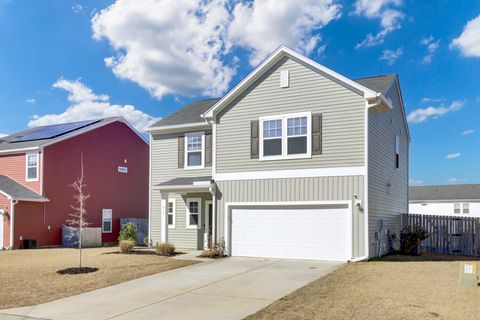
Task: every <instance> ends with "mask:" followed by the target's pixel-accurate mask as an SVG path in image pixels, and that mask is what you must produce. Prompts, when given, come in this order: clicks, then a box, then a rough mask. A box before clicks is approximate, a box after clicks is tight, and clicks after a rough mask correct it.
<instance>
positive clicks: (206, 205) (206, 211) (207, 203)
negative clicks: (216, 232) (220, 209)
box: [204, 200, 213, 236]
mask: <svg viewBox="0 0 480 320" xmlns="http://www.w3.org/2000/svg"><path fill="white" fill-rule="evenodd" d="M209 204H211V205H212V220H213V201H212V200H205V204H204V206H205V211H204V212H205V233H208V227H209V226H210V224H211V223H212V221H210V219H209V218H208V205H209ZM212 236H213V228H212Z"/></svg>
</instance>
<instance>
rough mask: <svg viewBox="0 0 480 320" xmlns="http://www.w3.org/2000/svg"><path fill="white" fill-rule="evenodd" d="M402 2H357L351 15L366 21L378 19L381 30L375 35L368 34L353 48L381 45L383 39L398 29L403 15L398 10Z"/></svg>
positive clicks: (365, 0) (358, 0)
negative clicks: (361, 17) (362, 17)
mask: <svg viewBox="0 0 480 320" xmlns="http://www.w3.org/2000/svg"><path fill="white" fill-rule="evenodd" d="M401 5H402V0H357V1H356V2H355V11H354V12H353V14H355V15H358V16H365V17H367V18H368V19H380V25H381V27H382V30H380V31H379V32H378V33H377V34H375V35H374V34H372V33H369V34H368V35H367V36H366V38H365V39H364V40H363V41H362V42H360V43H358V44H357V45H356V46H355V48H357V49H358V48H362V47H373V46H376V45H379V44H382V43H383V42H384V41H385V37H386V36H387V35H388V34H389V33H391V32H392V31H394V30H397V29H400V28H401V25H400V20H402V19H403V18H404V17H405V15H404V14H403V12H401V11H400V10H398V7H399V6H401Z"/></svg>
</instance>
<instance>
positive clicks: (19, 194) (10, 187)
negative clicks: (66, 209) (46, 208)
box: [0, 175, 48, 202]
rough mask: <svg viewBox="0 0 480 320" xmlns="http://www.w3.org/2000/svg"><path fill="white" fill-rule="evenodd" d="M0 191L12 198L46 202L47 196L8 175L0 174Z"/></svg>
mask: <svg viewBox="0 0 480 320" xmlns="http://www.w3.org/2000/svg"><path fill="white" fill-rule="evenodd" d="M0 191H2V193H4V194H7V195H8V196H10V197H11V198H12V199H13V200H23V201H39V202H46V201H48V199H47V198H45V197H44V196H42V195H40V194H38V193H36V192H35V191H33V190H31V189H29V188H27V187H25V186H23V185H22V184H20V183H18V182H17V181H15V180H13V179H12V178H10V177H7V176H4V175H0Z"/></svg>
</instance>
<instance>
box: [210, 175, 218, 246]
mask: <svg viewBox="0 0 480 320" xmlns="http://www.w3.org/2000/svg"><path fill="white" fill-rule="evenodd" d="M210 193H211V194H212V221H210V223H211V224H212V245H213V244H214V243H215V242H216V241H217V184H216V183H215V182H214V183H212V184H211V185H210Z"/></svg>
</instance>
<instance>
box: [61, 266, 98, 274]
mask: <svg viewBox="0 0 480 320" xmlns="http://www.w3.org/2000/svg"><path fill="white" fill-rule="evenodd" d="M96 271H98V268H92V267H81V268H80V267H76V268H66V269H62V270H58V271H57V273H58V274H61V275H64V274H84V273H92V272H96Z"/></svg>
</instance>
